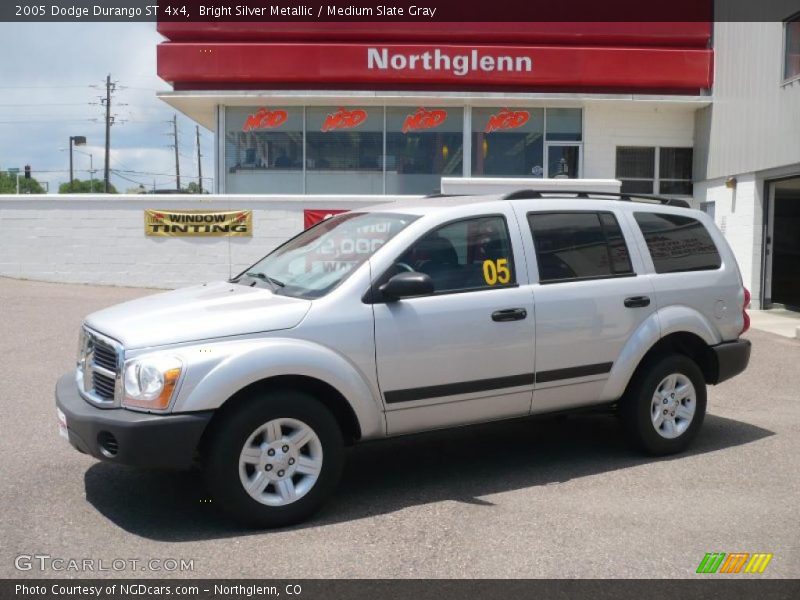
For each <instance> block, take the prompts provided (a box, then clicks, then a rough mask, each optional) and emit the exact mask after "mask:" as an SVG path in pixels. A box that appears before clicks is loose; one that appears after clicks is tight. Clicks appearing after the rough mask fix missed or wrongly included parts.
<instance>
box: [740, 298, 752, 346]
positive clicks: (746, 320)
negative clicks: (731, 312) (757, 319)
mask: <svg viewBox="0 0 800 600" xmlns="http://www.w3.org/2000/svg"><path fill="white" fill-rule="evenodd" d="M749 307H750V290H748V289H747V288H744V304H742V320H743V321H744V324H743V326H742V331H740V332H739V335H741V334H743V333H744V332H745V331H747V330H748V329H750V315H748V314H747V309H748V308H749Z"/></svg>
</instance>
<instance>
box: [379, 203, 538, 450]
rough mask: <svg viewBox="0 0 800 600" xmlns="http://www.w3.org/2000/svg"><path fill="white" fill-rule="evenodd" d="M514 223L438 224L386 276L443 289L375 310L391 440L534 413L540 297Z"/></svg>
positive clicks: (499, 219)
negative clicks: (403, 275) (413, 277)
mask: <svg viewBox="0 0 800 600" xmlns="http://www.w3.org/2000/svg"><path fill="white" fill-rule="evenodd" d="M507 217H508V215H506V214H495V215H483V216H479V217H470V218H465V219H460V220H457V221H453V222H450V223H447V224H444V225H441V226H438V227H436V228H435V229H434V230H432V231H430V232H429V233H427V234H425V235H424V236H422V237H421V238H420V239H418V240H417V241H416V242H414V243H413V244H412V245H411V247H410V248H408V249H407V250H406V251H405V252H404V253H403V254H402V255H401V256H399V257H398V258H397V260H396V261H395V263H394V266H393V267H392V268H391V269H390V272H388V273H385V274H383V275H382V276H381V277H380V278H379V281H380V280H381V279H383V280H386V279H388V278H389V277H390V276H391V275H392V274H394V273H396V272H401V271H417V272H422V273H426V274H427V275H429V276H430V277H431V279H432V280H433V282H434V288H435V292H434V294H433V295H430V296H425V297H419V298H406V299H402V300H399V301H396V302H384V303H378V304H375V305H374V314H375V347H376V358H377V368H378V381H379V384H380V387H381V391H382V393H383V396H384V402H385V407H386V421H387V429H388V432H389V434H392V435H393V434H398V433H403V432H410V431H421V430H425V429H434V428H439V427H445V426H449V425H455V424H461V423H470V422H478V421H485V420H492V419H500V418H504V417H513V416H519V415H525V414H528V412H529V410H530V405H531V398H532V389H533V359H534V356H533V352H534V318H533V298H532V295H531V291H530V287H529V286H528V285H527V274H526V272H525V268H524V259H523V251H522V247H521V240H520V239H519V232H518V230H517V229H516V228H515V227H516V226H515V225H514V226H513V227H511V228H510V227H509V222H508V218H507ZM512 218H513V215H512ZM512 225H513V221H512ZM510 232H514V233H513V236H512V234H511V233H510ZM520 261H521V262H520Z"/></svg>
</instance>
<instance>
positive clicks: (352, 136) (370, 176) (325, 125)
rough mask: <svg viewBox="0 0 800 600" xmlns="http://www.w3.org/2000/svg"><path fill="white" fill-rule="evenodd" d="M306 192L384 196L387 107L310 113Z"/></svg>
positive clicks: (323, 109)
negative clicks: (384, 115) (384, 113)
mask: <svg viewBox="0 0 800 600" xmlns="http://www.w3.org/2000/svg"><path fill="white" fill-rule="evenodd" d="M306 192H307V193H309V194H334V193H339V194H382V193H383V107H380V106H379V107H352V106H349V107H335V106H334V107H308V108H307V109H306Z"/></svg>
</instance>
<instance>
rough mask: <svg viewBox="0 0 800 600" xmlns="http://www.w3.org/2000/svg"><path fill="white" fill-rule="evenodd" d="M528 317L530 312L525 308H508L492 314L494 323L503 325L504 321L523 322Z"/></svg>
mask: <svg viewBox="0 0 800 600" xmlns="http://www.w3.org/2000/svg"><path fill="white" fill-rule="evenodd" d="M527 316H528V311H527V310H525V309H524V308H506V309H504V310H496V311H494V312H493V313H492V321H497V322H498V323H502V322H503V321H521V320H522V319H524V318H525V317H527Z"/></svg>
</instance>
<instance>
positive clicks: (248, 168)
mask: <svg viewBox="0 0 800 600" xmlns="http://www.w3.org/2000/svg"><path fill="white" fill-rule="evenodd" d="M225 168H226V170H227V176H226V192H227V193H230V194H237V193H253V192H258V193H262V194H279V193H288V194H300V193H302V191H303V172H302V171H303V108H302V107H298V106H294V107H271V106H270V107H267V106H262V107H257V108H228V109H227V111H226V116H225Z"/></svg>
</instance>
